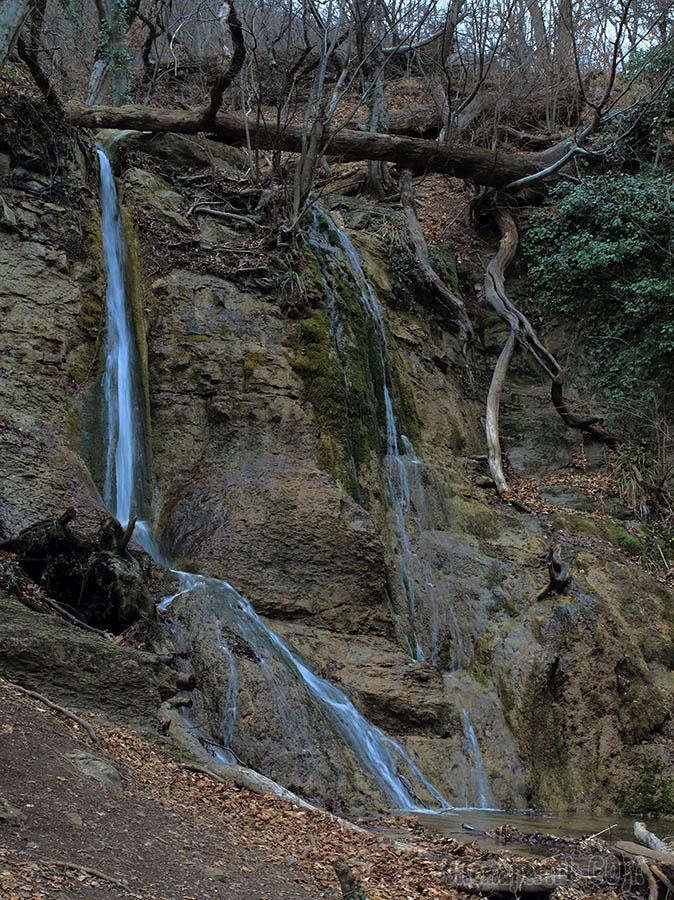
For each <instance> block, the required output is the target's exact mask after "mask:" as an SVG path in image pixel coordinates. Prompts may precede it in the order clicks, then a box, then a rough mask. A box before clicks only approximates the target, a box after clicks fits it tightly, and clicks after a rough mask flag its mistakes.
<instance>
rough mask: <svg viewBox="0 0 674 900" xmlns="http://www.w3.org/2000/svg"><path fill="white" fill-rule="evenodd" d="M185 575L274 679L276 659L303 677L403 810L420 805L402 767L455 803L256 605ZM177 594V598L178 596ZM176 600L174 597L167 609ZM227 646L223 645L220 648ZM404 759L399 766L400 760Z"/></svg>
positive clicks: (189, 587) (187, 584) (222, 585)
mask: <svg viewBox="0 0 674 900" xmlns="http://www.w3.org/2000/svg"><path fill="white" fill-rule="evenodd" d="M183 577H184V579H185V580H184V588H183V590H186V591H193V590H205V591H208V592H209V594H210V595H211V596H213V595H215V596H217V597H218V599H220V600H221V601H224V603H222V604H221V607H220V608H221V609H223V610H224V611H225V613H226V615H227V624H228V626H229V627H230V628H231V629H232V631H234V632H235V633H237V634H238V635H240V636H241V637H242V638H243V639H244V640H245V641H246V642H247V643H248V645H249V646H250V647H251V648H252V649H253V650H254V652H255V655H256V656H257V658H258V659H259V660H261V663H262V666H263V671H265V672H266V674H267V676H268V677H269V678H273V675H272V673H271V669H270V667H269V665H268V663H269V660H270V659H271V658H272V657H273V658H274V659H276V660H277V661H281V662H282V663H283V665H284V668H285V669H286V670H287V671H288V672H289V673H290V674H291V675H293V676H294V677H295V678H297V679H299V681H300V682H301V683H302V685H303V687H304V689H305V690H306V692H307V694H308V695H309V697H310V699H311V700H312V701H313V702H315V703H316V704H317V705H318V707H319V708H320V709H321V710H322V712H323V713H324V714H325V715H326V717H327V718H328V720H329V721H331V722H332V724H333V727H334V729H335V730H336V731H337V733H338V734H339V735H340V736H341V738H342V740H343V741H344V743H345V744H346V745H347V746H348V747H349V748H350V749H351V751H352V753H353V754H354V756H355V757H356V759H357V760H358V761H359V763H360V764H361V766H362V767H363V768H364V769H365V770H366V771H368V772H369V773H370V775H371V777H372V778H373V779H374V780H375V782H376V783H377V784H378V786H379V788H380V789H381V790H382V792H383V793H384V794H385V796H386V797H387V798H388V799H389V800H390V801H391V802H392V803H393V804H394V805H395V806H396V807H397V808H399V809H405V810H414V809H418V808H420V807H419V803H418V802H415V800H414V799H413V798H412V796H411V795H410V792H409V790H408V789H407V787H406V786H405V784H404V783H403V780H402V778H401V777H400V774H399V773H398V763H400V764H402V766H403V767H404V768H405V769H406V771H407V773H408V776H409V775H411V776H412V778H413V779H414V780H415V781H416V782H417V784H418V785H419V786H420V787H421V788H423V789H424V790H425V791H427V793H428V794H429V795H430V796H431V797H433V799H434V800H435V801H436V802H437V803H438V804H439V805H440V806H441V807H443V808H447V807H448V806H449V804H448V803H447V801H446V800H445V798H444V797H443V796H442V795H441V794H440V792H439V791H438V790H437V789H436V788H435V787H434V786H433V785H432V784H431V783H430V782H429V781H428V779H427V778H426V777H425V776H424V774H423V773H422V772H421V770H420V769H419V767H418V766H417V765H416V764H415V763H414V761H413V760H412V759H411V757H410V756H409V754H408V753H407V752H406V751H405V750H404V749H403V748H402V747H401V746H400V744H398V743H397V742H396V741H394V740H393V739H392V738H390V737H388V735H386V734H384V732H383V731H381V730H380V729H379V728H377V727H376V726H374V725H372V723H371V722H368V720H367V719H366V718H365V717H364V716H363V715H361V713H359V712H358V710H357V709H356V707H355V706H354V704H353V703H352V702H351V700H349V698H348V697H347V696H346V694H345V693H344V692H343V691H341V690H340V689H339V688H338V687H336V686H335V685H334V684H332V683H331V682H329V681H326V679H324V678H320V677H319V676H318V675H316V674H314V672H312V671H311V670H310V669H309V667H308V666H307V665H306V664H305V663H304V662H302V660H301V659H300V658H299V657H298V656H297V655H296V654H295V653H293V651H292V650H291V649H290V647H289V646H288V644H287V643H286V642H285V641H284V640H283V639H282V638H281V637H279V635H278V634H276V632H275V631H273V630H272V629H271V628H269V626H268V625H266V624H265V623H264V621H263V620H262V619H261V618H260V616H258V614H257V613H256V612H255V610H254V609H253V607H252V605H251V603H250V602H249V601H248V600H246V598H245V597H242V596H241V594H239V593H238V592H237V591H236V590H234V588H233V587H232V586H231V585H230V584H228V583H227V582H225V581H219V580H216V579H212V578H205V577H202V576H198V575H189V576H183ZM175 596H177V595H175ZM172 599H173V598H168V601H169V602H168V603H166V601H165V603H166V605H165V606H164V608H165V609H166V608H167V607H168V605H170V602H171V600H172ZM220 646H221V647H222V644H221V645H220ZM396 760H398V763H397V762H396Z"/></svg>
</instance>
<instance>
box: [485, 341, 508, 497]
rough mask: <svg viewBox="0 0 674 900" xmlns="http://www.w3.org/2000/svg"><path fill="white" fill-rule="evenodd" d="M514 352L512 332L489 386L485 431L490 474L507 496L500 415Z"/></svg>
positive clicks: (497, 486) (499, 489)
mask: <svg viewBox="0 0 674 900" xmlns="http://www.w3.org/2000/svg"><path fill="white" fill-rule="evenodd" d="M514 350H515V334H514V332H513V331H511V332H510V334H509V335H508V340H507V341H506V342H505V344H504V345H503V350H501V353H500V354H499V358H498V361H497V363H496V365H495V366H494V372H493V374H492V376H491V384H490V385H489V393H488V394H487V415H486V418H485V423H484V430H485V435H486V438H487V450H488V453H489V472H490V474H491V477H492V480H493V482H494V484H495V485H496V490H497V491H498V492H499V494H505V493H506V492H507V490H508V482H507V481H506V477H505V472H504V471H503V454H502V453H501V429H500V425H499V414H500V412H501V394H502V393H503V384H504V382H505V377H506V375H507V373H508V367H509V366H510V360H511V359H512V358H513V352H514Z"/></svg>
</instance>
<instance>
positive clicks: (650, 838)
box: [634, 822, 670, 853]
mask: <svg viewBox="0 0 674 900" xmlns="http://www.w3.org/2000/svg"><path fill="white" fill-rule="evenodd" d="M634 837H635V838H636V839H637V840H638V841H639V843H640V844H644V845H645V846H646V847H649V848H650V849H651V850H657V851H659V852H660V853H669V852H670V850H669V847H668V846H667V844H665V842H664V841H661V840H660V838H659V837H658V836H657V835H656V834H653V832H652V831H649V830H648V828H646V826H645V825H644V823H643V822H635V823H634Z"/></svg>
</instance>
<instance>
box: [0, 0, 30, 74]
mask: <svg viewBox="0 0 674 900" xmlns="http://www.w3.org/2000/svg"><path fill="white" fill-rule="evenodd" d="M29 11H30V0H2V3H0V69H2V67H3V66H4V65H5V63H6V62H7V57H8V56H9V54H10V53H11V52H12V50H13V49H14V45H15V44H16V40H17V38H18V36H19V33H20V31H21V28H22V27H23V23H24V22H25V21H26V18H27V17H28V13H29Z"/></svg>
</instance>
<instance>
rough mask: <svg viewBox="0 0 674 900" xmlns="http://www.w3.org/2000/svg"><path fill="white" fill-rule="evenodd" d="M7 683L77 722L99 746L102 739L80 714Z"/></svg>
mask: <svg viewBox="0 0 674 900" xmlns="http://www.w3.org/2000/svg"><path fill="white" fill-rule="evenodd" d="M7 683H8V684H9V685H11V686H12V687H13V688H14V690H15V691H19V693H21V694H26V696H28V697H32V698H33V699H34V700H39V701H40V703H44V705H45V706H48V707H49V708H50V709H53V710H55V711H56V712H58V713H61V715H62V716H65V717H66V718H67V719H72V721H73V722H75V723H77V725H79V726H80V728H83V729H84V730H85V731H86V733H87V734H88V735H89V737H90V738H91V740H92V741H93V742H94V744H96V745H97V746H99V747H100V746H101V744H102V741H101V739H100V738H99V736H98V735H97V734H96V731H95V730H94V727H93V725H91V724H90V723H89V722H87V720H86V719H83V718H82V717H81V716H78V715H77V714H76V713H74V712H71V711H70V710H69V709H66V708H65V706H59V705H58V703H54V701H53V700H50V699H49V698H48V697H45V695H44V694H39V693H38V692H37V691H30V690H28V688H25V687H21V685H20V684H16V682H14V681H8V682H7Z"/></svg>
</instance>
